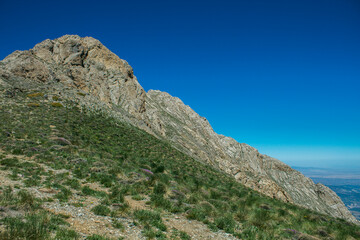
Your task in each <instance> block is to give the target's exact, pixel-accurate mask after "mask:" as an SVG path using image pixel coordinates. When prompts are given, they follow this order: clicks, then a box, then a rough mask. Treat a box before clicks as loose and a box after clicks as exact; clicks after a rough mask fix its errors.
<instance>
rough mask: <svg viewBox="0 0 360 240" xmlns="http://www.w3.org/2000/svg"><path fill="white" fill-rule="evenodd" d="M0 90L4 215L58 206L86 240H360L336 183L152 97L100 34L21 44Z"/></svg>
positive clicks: (176, 103) (2, 71)
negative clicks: (103, 238) (99, 237)
mask: <svg viewBox="0 0 360 240" xmlns="http://www.w3.org/2000/svg"><path fill="white" fill-rule="evenodd" d="M0 86H1V94H2V95H1V98H0V99H1V101H2V102H1V109H0V111H1V120H2V122H1V125H0V127H1V128H0V129H1V131H2V136H1V145H0V147H1V148H0V150H1V154H2V156H1V157H2V160H1V164H2V171H3V172H2V173H1V182H2V184H1V185H2V186H4V187H3V190H2V194H3V195H2V197H1V202H2V203H1V205H2V206H4V207H3V210H2V212H3V214H2V216H3V217H20V218H23V217H25V218H28V217H30V218H31V219H32V220H34V221H43V220H44V221H45V220H46V221H50V222H51V216H50V215H51V214H50V215H49V213H46V211H48V212H49V211H50V212H52V213H54V214H59V213H61V214H63V215H64V216H65V218H66V219H65V220H64V219H63V220H64V221H65V222H64V221H62V222H63V223H64V224H65V225H66V222H67V223H70V224H71V225H70V228H71V229H73V230H76V231H77V232H79V233H80V235H81V236H83V237H89V236H90V235H91V234H97V233H99V232H98V231H99V229H103V230H104V231H101V233H102V234H105V235H107V236H109V237H110V236H113V237H114V236H116V237H119V236H124V237H125V236H126V237H128V238H130V239H139V238H140V239H141V238H142V237H144V236H147V237H154V236H157V237H158V238H164V237H168V238H169V237H171V236H172V235H173V237H174V238H176V236H177V237H180V235H181V236H182V237H183V238H185V239H186V238H187V237H188V236H190V237H193V238H195V239H210V238H216V239H231V238H232V237H239V238H245V239H251V238H254V239H259V238H271V239H273V238H278V239H279V238H280V239H281V238H284V239H286V238H289V237H294V238H309V239H312V238H311V236H313V237H315V238H316V237H317V238H341V237H342V236H345V238H344V239H346V237H347V236H349V237H350V236H352V237H353V238H358V237H359V236H358V233H359V230H358V228H357V227H356V226H355V225H353V224H354V223H355V224H358V222H357V221H356V219H355V218H354V216H352V215H351V213H350V212H349V210H348V209H347V208H346V206H345V205H344V203H343V202H342V201H341V199H340V198H339V197H338V196H337V195H336V194H335V193H334V192H333V191H332V190H330V189H329V188H327V187H325V186H324V185H322V184H314V182H313V181H311V180H310V179H309V178H307V177H305V176H303V175H302V174H301V173H300V172H298V171H296V170H293V169H291V168H290V167H289V166H287V165H286V164H284V163H282V162H280V161H279V160H277V159H274V158H271V157H269V156H266V155H262V154H260V153H259V152H258V151H257V150H256V149H255V148H253V147H251V146H249V145H247V144H244V143H238V142H236V141H235V140H234V139H232V138H229V137H225V136H222V135H219V134H216V133H215V132H214V131H213V129H212V128H211V126H210V124H209V122H208V121H207V120H206V119H205V118H203V117H201V116H199V115H198V114H197V113H195V112H194V111H193V110H192V109H191V108H190V107H189V106H186V105H185V104H184V103H183V102H182V101H181V100H180V99H179V98H175V97H172V96H170V95H169V94H167V93H164V92H160V91H153V90H151V91H149V92H147V93H146V92H145V91H144V90H143V88H142V87H141V85H140V84H139V83H138V81H137V79H136V77H135V75H134V73H133V69H132V68H131V67H130V65H129V64H128V63H127V62H126V61H125V60H122V59H120V58H119V57H118V56H116V55H115V54H114V53H112V52H111V51H110V50H108V49H107V48H106V47H105V46H104V45H102V44H101V43H100V42H99V41H98V40H95V39H93V38H89V37H86V38H80V37H79V36H70V35H67V36H63V37H61V38H59V39H55V40H45V41H43V42H42V43H39V44H37V45H36V46H35V47H34V48H33V49H31V50H29V51H16V52H14V53H12V54H11V55H9V56H8V57H6V58H5V59H4V60H3V61H1V62H0ZM6 186H12V188H11V189H10V188H7V187H6ZM19 189H23V190H26V192H25V191H23V190H21V191H19ZM28 193H31V194H32V195H29V194H28ZM24 196H25V199H23V198H24ZM27 198H29V199H30V200H27ZM24 201H25V202H24ZM27 201H29V202H27ZM29 204H30V205H31V206H28V205H29ZM23 205H24V206H23ZM97 205H99V206H97ZM305 208H306V209H305ZM14 209H15V210H14ZM150 209H153V210H155V211H152V210H150ZM13 210H14V211H13ZM138 210H139V211H138ZM29 211H30V212H33V213H34V214H35V215H34V216H33V217H31V216H32V215H30V216H24V215H26V213H28V212H29ZM44 211H45V213H44ZM314 211H315V212H314ZM40 213H41V214H42V215H41V216H39V215H38V214H40ZM96 214H97V215H96ZM98 215H104V216H98ZM55 218H56V216H55ZM336 218H339V219H336ZM340 218H341V219H343V220H340ZM164 219H165V221H164ZM46 221H45V222H44V224H45V226H46V227H50V225H51V224H50V225H47V223H48V222H46ZM59 221H60V220H59ZM119 221H120V222H119ZM346 221H348V222H350V223H347V222H346ZM3 222H4V225H3V226H4V227H5V228H3V231H2V234H3V235H2V236H3V238H5V239H13V236H16V234H19V237H18V238H19V239H22V238H24V236H25V235H26V234H28V233H25V232H21V231H20V229H22V227H19V226H21V225H24V224H25V225H26V224H27V223H30V222H31V221H30V219H29V220H28V221H25V222H21V221H19V219H18V218H10V220H9V218H5V219H4V221H3ZM114 222H115V223H119V224H118V226H120V230H117V229H116V228H114V226H113V225H114V224H113V223H114ZM34 224H35V223H34ZM194 224H195V225H194ZM334 224H335V225H334ZM25 225H24V228H23V229H25V230H26V229H27V228H26V226H25ZM40 225H41V224H40ZM115 225H117V224H115ZM82 226H87V227H85V228H83V227H82ZM172 228H175V229H176V230H171V229H172ZM6 229H7V230H6ZM16 229H17V230H16ZM31 229H32V227H31V226H28V229H27V230H26V231H29V234H32V232H31V231H32V230H31ZM41 229H42V230H43V231H45V232H47V231H48V230H49V229H47V230H44V229H43V228H41ZM41 229H39V231H40V230H41ZM51 229H52V230H53V233H54V234H56V233H55V232H56V231H58V230H57V229H58V227H57V226H56V224H55V225H51ZM196 229H200V230H199V231H198V230H196ZM219 229H220V230H221V231H217V230H219ZM289 229H290V230H289ZM341 229H343V230H341ZM5 230H6V231H5ZM25 230H24V231H25ZM4 231H5V232H4ZM14 231H15V232H14ZM16 231H20V232H16ZM213 231H216V232H213ZM224 231H225V232H227V233H225V232H224ZM58 232H59V234H62V232H63V231H62V230H59V231H58ZM70 232H71V231H70ZM70 232H69V233H68V234H74V236H75V235H76V234H75V232H71V233H70ZM111 233H113V234H115V235H111ZM6 234H7V235H6ZM14 234H15V235H14ZM21 234H23V235H21ZM24 234H25V235H24ZM109 234H110V235H109ZM199 234H200V235H199ZM45 235H46V234H45ZM45 235H44V239H47V238H49V237H51V236H50V235H46V236H45ZM10 236H11V237H12V238H11V237H10ZM58 238H59V239H62V238H61V236H60V235H59V237H58ZM36 239H38V238H36ZM64 239H67V238H66V237H65V238H64ZM90 239H91V238H90ZM94 239H96V237H94Z"/></svg>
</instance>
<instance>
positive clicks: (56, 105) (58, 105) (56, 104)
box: [51, 102, 64, 107]
mask: <svg viewBox="0 0 360 240" xmlns="http://www.w3.org/2000/svg"><path fill="white" fill-rule="evenodd" d="M51 106H53V107H64V105H62V104H61V103H59V102H53V103H51Z"/></svg>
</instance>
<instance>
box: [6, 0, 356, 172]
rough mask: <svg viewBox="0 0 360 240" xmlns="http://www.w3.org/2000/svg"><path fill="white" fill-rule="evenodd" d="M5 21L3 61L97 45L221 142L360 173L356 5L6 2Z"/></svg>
mask: <svg viewBox="0 0 360 240" xmlns="http://www.w3.org/2000/svg"><path fill="white" fill-rule="evenodd" d="M0 22H1V24H0V33H1V37H0V46H1V47H0V59H2V58H4V57H5V56H7V55H8V54H10V53H11V52H13V51H14V50H16V49H19V50H25V49H30V48H32V47H33V46H34V45H35V44H36V43H38V42H40V41H42V40H44V39H46V38H50V39H54V38H57V37H60V36H62V35H64V34H78V35H80V36H92V37H94V38H97V39H99V40H100V41H101V42H102V43H103V44H105V45H106V46H107V47H108V48H109V49H110V50H112V51H113V52H115V53H116V54H117V55H119V56H120V57H121V58H123V59H126V60H127V61H128V62H129V63H130V64H131V65H132V66H133V68H134V71H135V75H136V76H137V77H138V80H139V82H140V84H141V85H142V86H143V87H144V88H145V90H148V89H159V90H162V91H166V92H169V93H170V94H172V95H174V96H177V97H180V98H181V99H182V100H183V101H184V102H185V103H186V104H188V105H190V106H191V107H192V108H193V109H194V110H195V111H197V112H198V113H199V114H200V115H202V116H204V117H206V118H208V120H209V121H210V123H211V124H212V126H213V127H214V129H215V131H216V132H218V133H221V134H224V135H227V136H231V137H233V138H235V139H236V140H238V141H239V142H246V143H248V144H250V145H252V146H255V147H257V148H258V149H259V150H260V152H262V153H265V154H268V155H271V156H274V157H277V158H279V159H280V160H282V161H284V162H286V163H289V164H290V165H297V166H316V167H344V168H346V167H354V166H355V167H359V168H360V137H359V136H360V2H359V0H292V1H289V0H272V1H268V0H263V1H259V0H247V1H226V0H222V1H211V0H208V1H187V0H181V1H179V0H178V1H171V0H170V1H169V0H167V1H156V0H153V1H136V0H133V1H106V0H103V1H57V2H55V1H49V0H47V1H36V0H33V1H16V0H11V1H10V0H1V1H0Z"/></svg>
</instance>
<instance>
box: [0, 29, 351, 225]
mask: <svg viewBox="0 0 360 240" xmlns="http://www.w3.org/2000/svg"><path fill="white" fill-rule="evenodd" d="M15 79H16V81H19V79H20V81H23V82H34V83H37V84H38V85H42V86H44V85H46V86H52V87H53V88H55V87H54V86H60V87H63V90H62V91H63V95H64V97H66V96H67V97H70V95H71V94H70V92H71V90H74V89H75V90H76V91H81V93H83V94H86V95H87V96H89V97H88V98H87V99H86V101H83V102H82V104H84V105H88V104H92V103H94V104H100V105H101V106H103V107H104V108H107V109H108V111H109V113H111V114H112V115H114V116H118V117H119V118H121V119H123V120H124V119H125V120H126V121H128V122H130V123H131V124H133V125H136V126H138V127H141V128H142V129H144V130H146V131H148V132H150V133H152V134H153V135H155V136H157V137H159V138H164V139H166V140H168V141H169V142H170V143H172V144H173V146H175V147H176V148H178V149H179V150H181V151H183V152H185V153H186V154H188V155H190V156H192V157H194V158H196V159H198V160H200V161H203V162H206V163H207V164H210V165H212V166H214V167H216V168H218V169H220V170H221V171H224V172H226V173H228V174H230V175H232V176H233V177H234V178H236V179H237V180H238V181H240V182H242V183H243V184H244V185H246V186H248V187H250V188H252V189H254V190H257V191H259V192H261V193H263V194H265V195H267V196H270V197H274V198H277V199H280V200H282V201H284V202H291V203H294V204H297V205H300V206H304V207H306V208H309V209H313V210H316V211H319V212H321V213H325V214H328V215H331V216H334V217H339V218H343V219H346V220H348V221H350V222H356V219H355V218H354V217H353V216H352V215H351V213H350V212H349V210H348V209H347V208H346V207H345V205H344V204H343V202H342V201H341V199H340V198H339V197H338V196H337V195H336V194H335V193H334V192H333V191H332V190H330V189H329V188H327V187H326V186H324V185H322V184H314V183H313V182H312V181H311V180H310V179H309V178H307V177H305V176H304V175H302V174H301V173H300V172H298V171H296V170H293V169H292V168H290V167H289V166H288V165H286V164H284V163H282V162H281V161H279V160H277V159H274V158H271V157H269V156H266V155H263V154H260V153H259V152H258V151H257V150H256V149H255V148H253V147H251V146H249V145H247V144H244V143H238V142H237V141H235V140H234V139H232V138H230V137H225V136H223V135H219V134H217V133H215V132H214V130H213V129H212V127H211V125H210V124H209V122H208V121H207V120H206V119H205V118H203V117H201V116H199V115H198V114H197V113H196V112H194V111H193V110H192V109H191V108H190V107H189V106H186V105H185V104H184V103H183V102H182V101H181V100H180V99H179V98H176V97H172V96H170V95H169V94H167V93H165V92H160V91H153V90H150V91H149V92H148V93H146V92H145V91H144V89H143V88H142V87H141V86H140V84H139V83H138V81H137V79H136V77H135V76H134V74H133V69H132V68H131V67H130V65H129V64H128V63H127V62H126V61H124V60H122V59H120V58H119V57H118V56H116V55H115V54H114V53H112V52H111V51H110V50H109V49H107V48H106V47H105V46H104V45H102V44H101V43H100V42H99V41H98V40H95V39H93V38H91V37H85V38H80V37H79V36H72V35H66V36H63V37H61V38H58V39H55V40H45V41H43V42H41V43H39V44H37V45H36V46H35V47H34V48H33V49H31V50H28V51H16V52H14V53H12V54H11V55H9V56H8V57H6V58H5V59H4V60H3V61H1V62H0V84H2V85H10V86H11V85H12V84H13V82H14V81H15ZM66 89H69V90H68V92H69V94H70V95H66V93H65V92H66V91H67V90H66ZM71 97H72V98H74V97H76V96H74V94H73V95H71ZM125 115H126V117H125Z"/></svg>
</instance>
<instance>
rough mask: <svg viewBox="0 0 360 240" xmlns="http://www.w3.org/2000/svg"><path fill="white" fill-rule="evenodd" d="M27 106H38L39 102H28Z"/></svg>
mask: <svg viewBox="0 0 360 240" xmlns="http://www.w3.org/2000/svg"><path fill="white" fill-rule="evenodd" d="M27 106H28V107H40V104H38V103H28V104H27Z"/></svg>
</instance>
